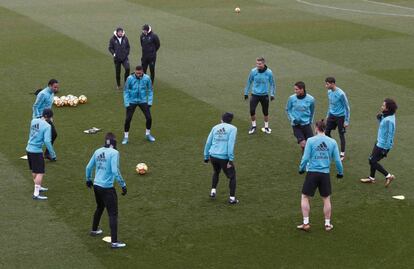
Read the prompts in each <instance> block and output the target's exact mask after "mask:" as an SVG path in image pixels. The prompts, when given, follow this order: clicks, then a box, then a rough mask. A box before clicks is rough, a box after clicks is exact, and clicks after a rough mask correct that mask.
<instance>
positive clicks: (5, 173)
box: [0, 153, 103, 268]
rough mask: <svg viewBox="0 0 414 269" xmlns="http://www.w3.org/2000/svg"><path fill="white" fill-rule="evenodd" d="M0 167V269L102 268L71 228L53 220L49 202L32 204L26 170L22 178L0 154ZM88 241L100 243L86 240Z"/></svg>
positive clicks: (28, 176)
mask: <svg viewBox="0 0 414 269" xmlns="http://www.w3.org/2000/svg"><path fill="white" fill-rule="evenodd" d="M24 162H25V163H26V162H27V161H24ZM0 166H1V170H0V178H1V180H0V189H1V190H2V194H1V195H0V208H1V209H0V219H1V221H0V229H1V231H2V236H1V238H2V240H1V241H2V243H1V246H0V252H1V259H0V267H2V268H85V267H89V268H98V267H103V266H102V264H101V263H100V261H99V260H98V259H97V258H96V257H95V256H94V255H93V254H91V253H90V252H89V251H88V249H87V248H86V247H85V245H84V241H85V240H80V239H79V238H78V237H77V236H76V235H75V234H74V233H73V231H72V229H71V227H70V226H68V225H67V224H66V223H65V222H64V221H62V220H61V219H60V218H58V217H57V216H56V214H55V213H54V210H53V209H52V208H50V206H49V203H50V202H49V201H34V200H32V197H31V196H32V193H33V184H28V182H29V181H28V180H27V178H30V177H31V174H30V172H29V170H28V169H27V170H25V174H26V176H23V175H22V174H21V173H20V172H18V170H16V169H15V166H13V165H12V164H11V163H9V162H8V161H7V160H6V157H5V156H4V155H3V154H1V153H0ZM49 180H51V179H50V178H49ZM53 191H54V190H53V189H50V192H53ZM87 236H88V234H87V231H85V237H87ZM92 240H94V241H98V240H100V239H96V238H90V241H92Z"/></svg>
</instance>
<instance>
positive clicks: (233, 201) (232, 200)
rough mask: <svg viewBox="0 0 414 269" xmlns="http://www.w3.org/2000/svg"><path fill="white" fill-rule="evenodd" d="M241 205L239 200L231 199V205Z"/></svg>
mask: <svg viewBox="0 0 414 269" xmlns="http://www.w3.org/2000/svg"><path fill="white" fill-rule="evenodd" d="M238 203H239V200H237V199H229V204H231V205H235V204H238Z"/></svg>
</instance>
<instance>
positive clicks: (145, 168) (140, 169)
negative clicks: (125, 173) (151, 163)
mask: <svg viewBox="0 0 414 269" xmlns="http://www.w3.org/2000/svg"><path fill="white" fill-rule="evenodd" d="M135 171H137V173H138V174H140V175H145V174H146V173H147V172H148V166H147V165H146V164H145V163H139V164H137V166H136V167H135Z"/></svg>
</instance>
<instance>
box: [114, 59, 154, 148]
mask: <svg viewBox="0 0 414 269" xmlns="http://www.w3.org/2000/svg"><path fill="white" fill-rule="evenodd" d="M152 99H153V90H152V83H151V79H150V78H149V76H148V75H146V74H144V71H143V68H142V66H137V67H136V68H135V72H134V74H132V75H130V76H129V77H128V79H127V81H126V83H125V88H124V106H125V108H126V118H125V125H124V131H125V133H124V139H123V140H122V144H123V145H125V144H128V141H129V138H128V137H129V128H130V126H131V120H132V116H133V115H134V112H135V109H136V108H137V107H139V108H140V109H141V111H142V113H144V115H145V120H146V123H145V126H146V130H145V137H146V139H147V140H148V141H150V142H155V138H154V137H153V136H152V135H151V126H152V117H151V111H150V108H151V106H152Z"/></svg>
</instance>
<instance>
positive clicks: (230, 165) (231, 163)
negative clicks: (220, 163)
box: [227, 161, 234, 169]
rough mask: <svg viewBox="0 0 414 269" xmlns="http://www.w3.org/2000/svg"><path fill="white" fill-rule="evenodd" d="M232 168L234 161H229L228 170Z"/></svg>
mask: <svg viewBox="0 0 414 269" xmlns="http://www.w3.org/2000/svg"><path fill="white" fill-rule="evenodd" d="M232 167H234V163H233V161H229V162H228V163H227V169H230V168H232Z"/></svg>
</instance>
